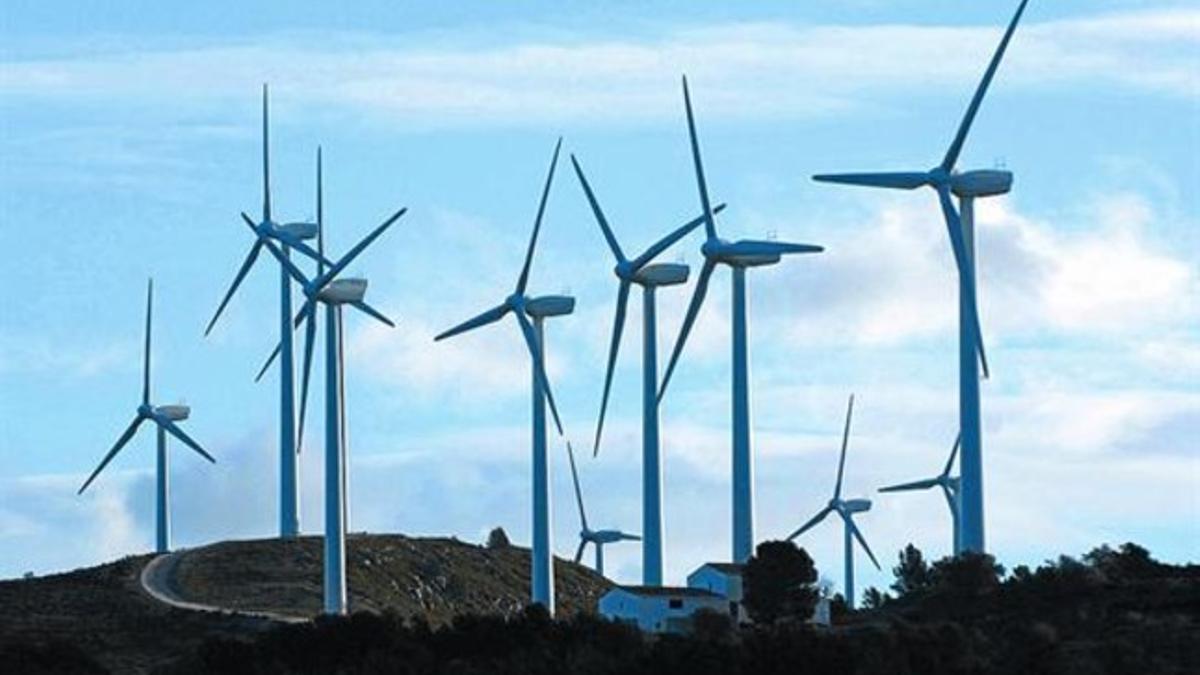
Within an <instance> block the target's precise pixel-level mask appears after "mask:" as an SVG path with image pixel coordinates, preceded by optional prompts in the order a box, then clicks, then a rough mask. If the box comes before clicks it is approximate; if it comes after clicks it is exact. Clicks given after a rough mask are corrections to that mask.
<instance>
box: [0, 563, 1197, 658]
mask: <svg viewBox="0 0 1200 675" xmlns="http://www.w3.org/2000/svg"><path fill="white" fill-rule="evenodd" d="M788 560H790V561H793V563H795V564H792V565H787V564H783V563H784V562H785V561H788ZM751 564H752V565H753V566H754V567H755V572H754V573H753V574H750V573H748V574H747V585H748V588H747V593H748V595H749V596H750V597H751V598H755V597H756V598H758V599H760V600H761V602H753V606H752V607H748V609H750V611H751V612H753V613H754V614H755V616H756V617H757V618H758V620H757V622H756V624H755V625H753V626H742V627H734V626H732V625H730V623H729V621H728V619H727V618H726V617H724V616H723V615H719V614H708V615H702V616H699V617H697V620H696V622H695V625H694V630H693V632H692V634H691V635H688V636H661V637H654V636H646V635H643V634H641V633H639V632H638V631H636V630H635V629H633V628H630V627H628V626H624V625H621V624H617V623H612V622H608V621H604V620H601V619H599V618H597V617H595V616H591V615H588V614H575V615H573V616H570V617H569V618H566V619H562V620H557V621H555V620H551V619H550V618H549V617H548V616H546V614H545V612H544V611H541V610H540V609H539V608H527V609H525V610H524V611H522V612H518V613H516V614H511V615H508V616H501V615H463V616H459V617H457V618H455V619H453V620H452V621H450V622H449V623H445V624H440V625H430V624H429V623H428V622H427V621H426V620H425V619H424V618H420V617H417V618H413V617H406V616H403V615H401V614H399V613H396V612H394V611H384V612H382V613H373V612H360V613H357V614H354V615H352V616H350V617H347V618H342V619H319V620H316V621H314V622H310V623H305V624H298V625H290V626H282V627H277V628H274V629H271V630H268V631H265V632H261V633H257V634H250V635H247V636H246V637H230V633H228V632H225V633H223V634H221V635H217V636H214V637H211V638H209V639H208V640H206V641H205V642H203V643H202V644H201V645H200V646H199V647H198V648H196V649H195V650H194V651H193V652H191V653H190V654H187V655H185V656H183V657H182V658H180V659H178V660H177V661H175V662H173V663H170V664H164V665H161V666H160V667H159V668H158V669H157V670H156V671H155V672H160V673H165V674H168V675H171V674H174V675H190V674H193V673H231V674H237V673H254V674H263V675H267V674H275V673H280V674H282V673H362V674H368V673H397V674H408V673H412V674H416V673H422V674H423V673H430V674H434V673H437V674H441V673H444V674H447V675H449V674H455V675H469V674H474V673H496V674H505V673H547V674H549V673H581V674H592V673H595V674H600V673H613V674H616V673H647V674H649V673H654V674H672V673H688V674H697V675H704V674H707V673H733V674H740V673H744V674H747V675H749V674H752V673H753V674H756V675H757V674H762V675H772V674H774V673H779V674H781V675H782V674H784V673H787V674H788V675H803V674H805V673H855V674H862V675H874V674H876V673H879V674H884V673H886V674H887V675H906V674H913V675H918V674H919V675H939V674H941V673H955V674H958V673H964V674H965V673H980V674H990V673H1004V674H1008V673H1013V674H1017V673H1020V674H1022V675H1023V674H1026V673H1028V674H1033V675H1038V674H1043V673H1045V674H1049V673H1066V674H1070V675H1075V674H1078V675H1088V674H1092V673H1112V674H1125V673H1129V674H1130V675H1133V674H1138V675H1141V674H1143V673H1167V674H1170V673H1197V672H1200V567H1197V566H1194V565H1188V566H1173V565H1165V564H1161V563H1158V562H1156V561H1154V560H1153V559H1152V558H1151V556H1150V555H1149V553H1148V552H1147V551H1145V549H1142V548H1140V547H1138V546H1135V545H1132V544H1126V545H1124V546H1122V547H1120V548H1117V549H1110V548H1108V547H1101V548H1098V549H1095V550H1093V551H1092V552H1090V553H1088V554H1087V555H1084V556H1083V557H1082V558H1080V559H1078V560H1076V559H1073V558H1068V557H1065V556H1064V557H1060V558H1059V559H1058V560H1054V561H1047V562H1046V563H1045V564H1044V565H1042V566H1040V567H1038V568H1036V569H1029V568H1026V567H1023V566H1022V567H1017V568H1015V569H1013V570H1012V571H1011V573H1006V571H1005V570H1004V569H1003V568H1001V567H1000V566H998V565H997V564H996V563H995V561H994V560H992V559H991V558H990V557H989V556H963V557H959V558H952V559H951V558H948V559H943V560H939V561H936V562H934V563H932V564H930V563H927V562H926V561H925V560H924V559H923V558H922V556H921V554H920V551H918V550H917V549H915V548H913V547H911V546H910V547H908V548H906V549H905V550H904V551H902V552H901V553H900V556H899V558H898V561H897V565H896V567H895V568H894V572H895V575H896V582H895V584H893V585H892V587H891V588H890V589H889V591H888V592H887V593H884V592H882V591H877V590H875V589H868V590H867V592H866V593H865V599H866V600H868V602H869V604H870V605H871V607H870V608H868V609H864V610H860V611H858V612H847V611H845V610H844V609H842V610H841V611H840V612H835V625H834V626H833V627H832V628H828V629H823V628H815V627H813V626H810V625H808V624H806V623H805V622H803V621H801V620H799V615H800V614H802V613H804V612H806V611H807V608H808V607H810V606H811V603H813V602H815V599H816V597H817V594H816V590H815V588H813V584H814V581H815V579H816V575H815V570H813V569H812V568H811V560H810V559H809V558H808V556H807V554H804V553H803V551H797V550H795V549H790V550H789V548H788V547H787V546H786V545H778V544H776V543H768V544H764V545H763V546H762V547H760V548H759V550H758V552H757V555H756V557H755V559H754V560H753V561H752V563H751ZM797 570H799V571H797ZM751 586H757V592H756V589H754V588H750V587H751ZM62 637H63V638H65V639H67V640H68V641H70V640H69V638H70V635H69V634H66V635H64V636H62ZM56 658H61V660H56ZM0 663H4V664H5V666H8V665H9V664H12V663H18V664H24V665H23V667H21V668H18V669H15V670H14V669H7V668H0V670H2V671H3V672H22V673H25V672H29V673H51V672H97V673H99V672H106V671H105V670H104V669H102V668H100V667H99V666H98V665H96V663H95V662H93V661H92V660H91V659H90V658H89V655H87V654H85V653H83V652H81V651H79V650H78V649H75V648H72V647H67V646H65V645H63V651H62V652H61V656H60V657H59V655H58V652H57V651H56V649H55V648H54V647H53V646H51V647H30V646H23V647H20V648H14V647H9V648H4V647H2V646H0ZM55 668H57V670H56V669H55ZM89 668H90V670H89Z"/></svg>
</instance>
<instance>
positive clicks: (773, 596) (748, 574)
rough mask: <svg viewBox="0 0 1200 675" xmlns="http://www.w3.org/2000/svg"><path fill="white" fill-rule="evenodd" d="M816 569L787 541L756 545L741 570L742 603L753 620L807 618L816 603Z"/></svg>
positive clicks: (757, 621)
mask: <svg viewBox="0 0 1200 675" xmlns="http://www.w3.org/2000/svg"><path fill="white" fill-rule="evenodd" d="M816 581H817V568H816V567H815V566H814V565H813V561H812V558H810V557H809V555H808V553H807V552H806V551H805V550H804V549H802V548H797V547H796V545H795V544H793V543H792V542H790V541H767V542H763V543H761V544H759V545H758V548H756V549H755V552H754V555H753V556H752V557H751V558H750V560H749V561H747V563H746V567H745V570H744V571H743V572H742V583H743V590H742V604H743V605H745V607H746V611H747V612H748V613H749V614H750V618H751V619H753V620H754V621H755V622H756V623H763V624H773V623H775V622H776V621H778V620H779V619H782V618H785V617H786V618H795V619H800V620H807V619H808V618H809V617H811V616H812V612H813V607H815V606H816V603H817V589H816V587H815V583H816Z"/></svg>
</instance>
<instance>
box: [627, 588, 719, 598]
mask: <svg viewBox="0 0 1200 675" xmlns="http://www.w3.org/2000/svg"><path fill="white" fill-rule="evenodd" d="M612 590H613V591H625V592H627V593H632V594H633V595H640V596H642V597H647V598H649V597H662V596H668V595H675V596H688V597H697V598H709V597H711V598H719V597H721V596H720V595H717V594H716V593H713V592H712V591H706V590H704V589H703V588H691V587H689V586H617V587H615V588H613V589H612ZM609 592H610V593H611V592H612V591H609Z"/></svg>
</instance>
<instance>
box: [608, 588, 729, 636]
mask: <svg viewBox="0 0 1200 675" xmlns="http://www.w3.org/2000/svg"><path fill="white" fill-rule="evenodd" d="M699 609H710V610H713V611H715V612H726V611H728V604H727V602H726V600H725V598H724V597H722V596H720V595H717V594H716V593H713V592H711V591H706V590H704V589H700V588H680V587H672V586H617V587H615V588H613V589H612V590H610V591H609V592H607V593H605V594H604V595H602V596H601V597H600V606H599V610H600V615H601V616H603V617H604V618H606V619H613V620H615V621H621V622H626V623H630V624H634V625H636V626H637V627H638V628H640V629H642V630H644V631H647V632H651V633H686V632H687V631H688V630H690V629H691V626H692V614H694V613H695V612H696V611H697V610H699Z"/></svg>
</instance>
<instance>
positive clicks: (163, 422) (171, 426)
mask: <svg viewBox="0 0 1200 675" xmlns="http://www.w3.org/2000/svg"><path fill="white" fill-rule="evenodd" d="M154 421H155V422H157V423H158V425H159V426H161V427H162V428H163V429H165V430H166V431H167V433H169V434H171V435H172V436H174V437H175V438H178V439H179V440H181V441H183V443H184V445H186V446H188V447H189V448H191V449H192V450H195V451H196V452H198V453H200V456H201V457H203V458H204V459H207V460H208V461H210V462H212V463H213V464H216V463H217V460H216V459H215V458H213V456H212V455H210V454H208V453H207V452H205V451H204V448H202V447H200V444H199V443H197V442H196V441H195V440H193V439H192V437H191V436H188V435H187V434H186V433H185V432H184V431H183V429H180V428H179V425H177V424H175V423H174V422H172V421H171V420H169V419H167V418H166V417H163V416H162V415H157V416H155V418H154Z"/></svg>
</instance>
